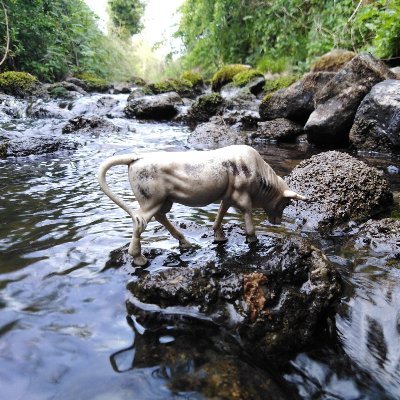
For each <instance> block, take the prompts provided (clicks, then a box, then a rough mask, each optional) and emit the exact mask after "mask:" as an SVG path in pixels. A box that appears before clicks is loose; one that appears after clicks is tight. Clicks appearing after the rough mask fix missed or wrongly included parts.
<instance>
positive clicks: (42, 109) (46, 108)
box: [26, 99, 72, 119]
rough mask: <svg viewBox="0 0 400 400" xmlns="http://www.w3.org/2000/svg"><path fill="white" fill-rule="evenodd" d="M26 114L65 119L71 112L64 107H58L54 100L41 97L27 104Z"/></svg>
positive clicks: (34, 116) (32, 116) (38, 117)
mask: <svg viewBox="0 0 400 400" xmlns="http://www.w3.org/2000/svg"><path fill="white" fill-rule="evenodd" d="M26 115H27V116H28V117H31V118H37V119H41V118H55V119H67V118H71V116H72V113H71V111H69V110H68V109H66V108H63V107H60V106H59V104H57V103H55V102H47V101H43V100H42V99H38V100H37V101H35V102H32V103H30V104H29V106H28V108H27V110H26Z"/></svg>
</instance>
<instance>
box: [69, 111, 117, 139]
mask: <svg viewBox="0 0 400 400" xmlns="http://www.w3.org/2000/svg"><path fill="white" fill-rule="evenodd" d="M118 130H119V128H118V127H117V126H115V125H114V124H113V123H112V122H109V121H108V120H107V119H105V118H102V117H97V116H94V115H93V116H90V115H85V116H79V117H74V118H71V119H70V120H69V121H68V123H67V124H66V125H65V126H64V127H63V128H62V133H74V132H79V133H82V132H86V133H91V134H96V133H100V132H104V131H106V132H110V131H118Z"/></svg>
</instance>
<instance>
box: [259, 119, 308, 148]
mask: <svg viewBox="0 0 400 400" xmlns="http://www.w3.org/2000/svg"><path fill="white" fill-rule="evenodd" d="M302 133H303V127H302V126H301V125H299V124H298V123H296V122H293V121H291V120H289V119H286V118H277V119H274V120H272V121H262V122H259V123H258V129H257V132H256V133H255V134H253V135H252V138H257V139H264V140H270V141H278V142H292V141H294V140H295V139H296V138H297V137H298V136H300V135H301V134H302Z"/></svg>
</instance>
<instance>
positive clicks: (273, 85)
mask: <svg viewBox="0 0 400 400" xmlns="http://www.w3.org/2000/svg"><path fill="white" fill-rule="evenodd" d="M298 79H299V76H298V75H282V76H280V77H278V78H275V79H268V80H267V81H266V82H265V85H264V92H265V94H266V95H268V94H269V93H273V92H276V91H277V90H279V89H285V88H287V87H288V86H290V85H291V84H292V83H294V82H296V81H297V80H298Z"/></svg>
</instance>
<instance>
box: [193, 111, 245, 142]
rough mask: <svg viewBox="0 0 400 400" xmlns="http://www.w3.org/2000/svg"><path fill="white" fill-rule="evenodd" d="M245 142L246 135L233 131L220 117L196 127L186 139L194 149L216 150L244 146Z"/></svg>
mask: <svg viewBox="0 0 400 400" xmlns="http://www.w3.org/2000/svg"><path fill="white" fill-rule="evenodd" d="M247 141H248V137H247V135H246V134H241V133H240V132H237V131H235V130H233V129H232V128H231V127H230V126H229V125H228V124H226V123H225V121H224V120H223V118H222V117H221V116H215V117H213V118H211V119H210V121H209V122H204V123H202V124H199V125H197V126H196V129H195V130H194V131H193V132H191V133H190V134H189V137H188V143H189V144H190V145H191V146H193V147H195V148H216V147H222V146H228V145H230V144H245V143H247Z"/></svg>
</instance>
